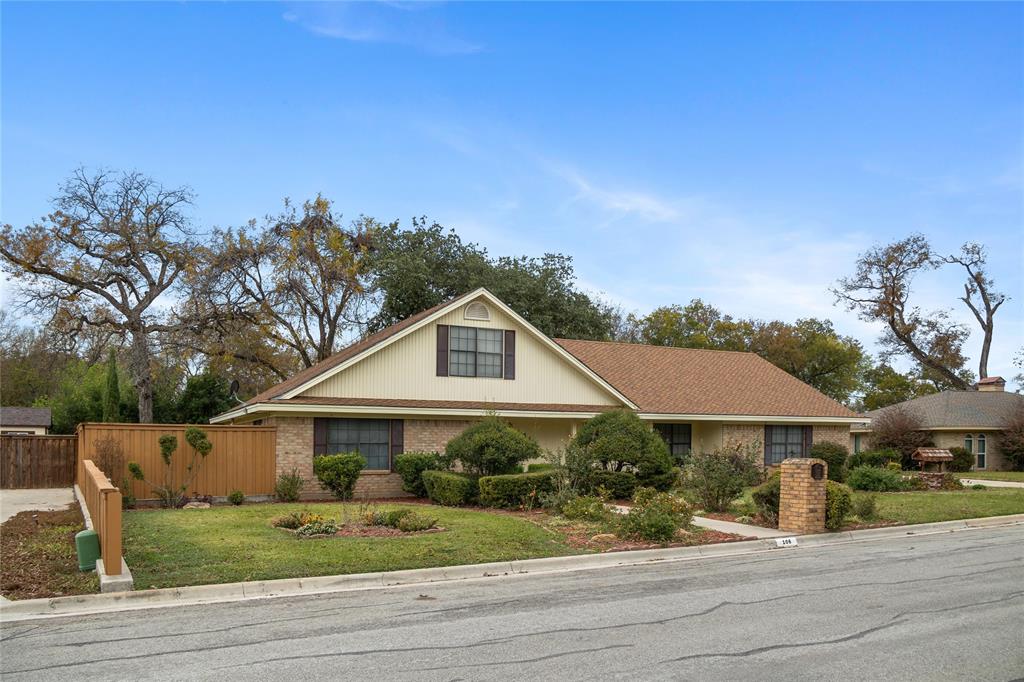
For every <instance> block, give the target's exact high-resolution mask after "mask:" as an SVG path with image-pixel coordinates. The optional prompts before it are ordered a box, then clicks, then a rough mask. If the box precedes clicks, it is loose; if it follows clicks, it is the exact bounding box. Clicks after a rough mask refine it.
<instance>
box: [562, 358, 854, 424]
mask: <svg viewBox="0 0 1024 682" xmlns="http://www.w3.org/2000/svg"><path fill="white" fill-rule="evenodd" d="M555 341H556V342H557V343H559V344H560V345H562V346H563V347H564V348H565V349H567V350H568V351H569V352H570V353H572V354H573V355H575V356H576V357H578V358H579V359H580V360H582V361H583V362H584V363H585V364H586V365H587V366H588V367H590V368H591V369H593V370H594V371H595V372H597V373H598V374H600V375H601V376H603V377H604V378H605V379H607V380H608V381H609V382H610V383H611V384H612V385H613V386H615V387H616V388H618V389H619V390H620V391H622V392H623V393H625V394H626V395H627V396H629V398H630V399H631V400H632V401H633V402H634V403H636V404H637V405H638V406H639V409H640V412H642V413H650V414H680V415H683V414H685V415H732V416H777V417H835V418H841V419H850V418H855V417H856V416H857V415H856V414H854V413H853V412H852V411H850V410H849V409H847V408H846V407H844V406H843V405H841V404H840V403H838V402H836V401H835V400H833V399H832V398H829V397H828V396H826V395H825V394H823V393H821V392H820V391H818V390H817V389H815V388H813V387H811V386H809V385H807V384H805V383H804V382H802V381H800V380H799V379H797V378H796V377H793V376H791V375H790V374H788V373H786V372H785V371H783V370H781V369H779V368H778V367H776V366H775V365H773V364H771V363H770V362H768V361H767V360H765V359H763V358H761V357H760V356H758V355H755V354H754V353H740V352H735V351H719V350H703V349H695V348H674V347H666V346H646V345H642V344H633V343H617V342H605V341H578V340H571V339H555Z"/></svg>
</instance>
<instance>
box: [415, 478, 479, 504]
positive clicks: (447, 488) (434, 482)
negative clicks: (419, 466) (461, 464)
mask: <svg viewBox="0 0 1024 682" xmlns="http://www.w3.org/2000/svg"><path fill="white" fill-rule="evenodd" d="M423 486H424V487H425V488H426V489H427V497H429V498H430V500H431V501H432V502H436V503H437V504H441V505H444V506H446V507H458V506H459V505H464V504H472V503H473V502H475V501H476V500H477V498H478V497H479V495H480V488H479V486H478V485H477V478H476V477H475V476H470V475H469V474H462V473H456V472H454V471H434V470H432V469H428V470H427V471H424V472H423Z"/></svg>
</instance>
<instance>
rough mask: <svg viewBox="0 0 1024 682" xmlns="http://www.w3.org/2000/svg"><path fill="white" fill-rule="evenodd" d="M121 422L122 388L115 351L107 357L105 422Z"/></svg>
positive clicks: (104, 397)
mask: <svg viewBox="0 0 1024 682" xmlns="http://www.w3.org/2000/svg"><path fill="white" fill-rule="evenodd" d="M120 420H121V387H120V386H119V385H118V382H117V358H115V357H114V349H113V348H111V349H110V354H109V355H108V356H107V389H106V390H105V391H104V392H103V421H105V422H116V421H120Z"/></svg>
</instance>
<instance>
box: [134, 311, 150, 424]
mask: <svg viewBox="0 0 1024 682" xmlns="http://www.w3.org/2000/svg"><path fill="white" fill-rule="evenodd" d="M131 334H132V376H133V378H134V379H135V389H136V390H137V391H138V393H139V423H140V424H152V423H153V365H152V363H151V362H150V357H149V339H148V338H147V337H146V332H145V330H143V329H137V330H132V332H131Z"/></svg>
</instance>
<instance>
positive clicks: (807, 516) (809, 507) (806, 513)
mask: <svg viewBox="0 0 1024 682" xmlns="http://www.w3.org/2000/svg"><path fill="white" fill-rule="evenodd" d="M827 480H828V464H826V463H825V460H823V459H812V458H794V459H787V460H785V461H783V462H782V481H781V488H780V490H779V530H784V531H786V532H787V533H795V534H797V535H806V534H809V533H823V532H824V531H825V482H826V481H827Z"/></svg>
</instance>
